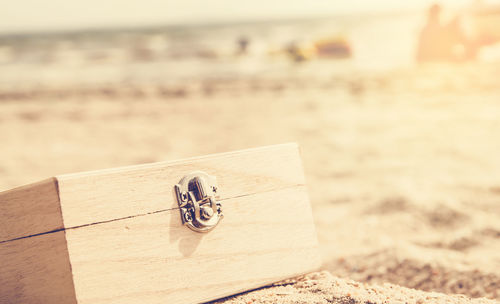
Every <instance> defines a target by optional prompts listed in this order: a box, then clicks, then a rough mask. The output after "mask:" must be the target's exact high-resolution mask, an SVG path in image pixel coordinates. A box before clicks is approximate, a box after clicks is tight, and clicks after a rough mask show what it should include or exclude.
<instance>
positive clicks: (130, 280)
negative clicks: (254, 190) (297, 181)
mask: <svg viewBox="0 0 500 304" xmlns="http://www.w3.org/2000/svg"><path fill="white" fill-rule="evenodd" d="M222 203H223V210H224V214H225V217H224V219H222V221H221V222H220V224H219V225H218V226H217V227H216V228H215V229H214V230H213V231H211V232H210V233H207V234H201V233H196V232H193V231H191V230H190V229H188V228H187V227H184V226H182V224H181V221H180V216H179V211H178V210H170V211H164V212H159V213H155V214H150V215H146V216H139V217H133V218H128V219H123V220H118V221H113V222H108V223H102V224H96V225H91V226H86V227H80V228H77V229H69V230H67V239H68V248H69V253H70V256H71V264H72V269H73V275H74V282H75V289H76V294H77V299H78V303H79V304H100V303H117V304H118V303H122V304H125V303H127V304H128V303H130V304H131V303H150V304H154V303H179V304H180V303H199V302H203V301H208V300H211V299H215V298H219V297H222V296H227V295H230V294H234V293H237V292H241V291H244V290H248V289H252V288H256V287H259V286H262V285H265V284H268V283H271V282H275V281H277V280H280V279H283V278H286V277H290V276H294V275H298V274H302V273H305V272H309V271H312V270H315V269H316V268H318V267H319V266H320V260H319V255H318V248H317V247H318V243H317V239H316V233H315V228H314V224H313V219H312V214H311V210H310V205H309V201H308V197H307V193H306V190H305V187H304V186H295V187H291V188H286V189H282V190H277V191H270V192H265V193H258V194H252V195H247V196H243V197H237V198H231V199H227V200H224V201H223V202H222Z"/></svg>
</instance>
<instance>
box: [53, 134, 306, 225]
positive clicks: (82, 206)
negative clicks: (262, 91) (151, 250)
mask: <svg viewBox="0 0 500 304" xmlns="http://www.w3.org/2000/svg"><path fill="white" fill-rule="evenodd" d="M195 170H201V171H205V172H206V173H208V174H211V175H214V176H216V177H217V180H218V183H219V189H220V190H221V191H220V193H221V199H227V198H232V197H237V196H242V195H248V194H252V193H259V192H264V191H270V190H275V189H281V188H286V187H290V186H294V185H303V184H304V175H303V171H302V164H301V161H300V156H299V153H298V147H297V145H296V144H284V145H276V146H270V147H264V148H257V149H249V150H243V151H237V152H230V153H221V154H215V155H209V156H204V157H198V158H191V159H187V160H179V161H174V162H161V163H154V164H148V165H140V166H132V167H126V168H119V169H111V170H100V171H94V172H86V173H78V174H71V175H61V176H57V180H58V182H59V196H60V199H61V209H62V213H63V219H64V225H65V227H77V226H81V225H88V224H92V223H99V222H104V221H110V220H114V219H118V218H125V217H129V216H135V215H139V214H147V213H152V212H157V211H160V210H166V209H172V208H176V207H177V202H176V201H175V199H174V196H173V195H172V189H173V185H175V184H176V183H178V182H179V180H180V179H181V178H182V177H183V176H184V175H186V174H188V173H190V172H192V171H195Z"/></svg>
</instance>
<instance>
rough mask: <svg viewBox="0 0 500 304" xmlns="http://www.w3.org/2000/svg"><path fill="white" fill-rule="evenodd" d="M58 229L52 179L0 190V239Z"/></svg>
mask: <svg viewBox="0 0 500 304" xmlns="http://www.w3.org/2000/svg"><path fill="white" fill-rule="evenodd" d="M61 228H63V221H62V216H61V208H60V205H59V196H58V192H57V181H56V180H55V179H54V178H50V179H47V180H44V181H41V182H38V183H35V184H31V185H27V186H23V187H19V188H15V189H12V190H9V191H5V192H1V193H0V242H4V241H8V240H12V239H15V238H20V237H25V236H29V235H34V234H38V233H44V232H47V231H53V230H57V229H61Z"/></svg>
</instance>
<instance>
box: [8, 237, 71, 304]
mask: <svg viewBox="0 0 500 304" xmlns="http://www.w3.org/2000/svg"><path fill="white" fill-rule="evenodd" d="M0 303H2V304H38V303H40V304H42V303H57V304H76V298H75V291H74V286H73V278H72V273H71V266H70V263H69V256H68V250H67V246H66V239H65V235H64V231H58V232H54V233H48V234H44V235H39V236H36V237H30V238H24V239H20V240H15V241H10V242H4V243H1V244H0Z"/></svg>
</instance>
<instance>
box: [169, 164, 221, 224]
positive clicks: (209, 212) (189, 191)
mask: <svg viewBox="0 0 500 304" xmlns="http://www.w3.org/2000/svg"><path fill="white" fill-rule="evenodd" d="M174 190H175V195H176V197H177V203H178V204H179V209H180V213H181V219H182V223H183V224H184V225H187V226H188V227H189V228H191V229H192V230H194V231H196V232H208V231H210V230H212V229H214V228H215V226H217V224H218V223H219V221H220V220H221V219H222V217H223V215H222V209H221V204H220V203H219V202H217V200H216V199H217V198H219V196H218V194H217V191H218V189H217V179H216V178H215V176H211V175H208V174H207V173H205V172H202V171H196V172H192V173H190V174H188V175H186V176H184V177H183V178H182V179H181V180H180V181H179V183H178V184H177V185H175V187H174Z"/></svg>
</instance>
